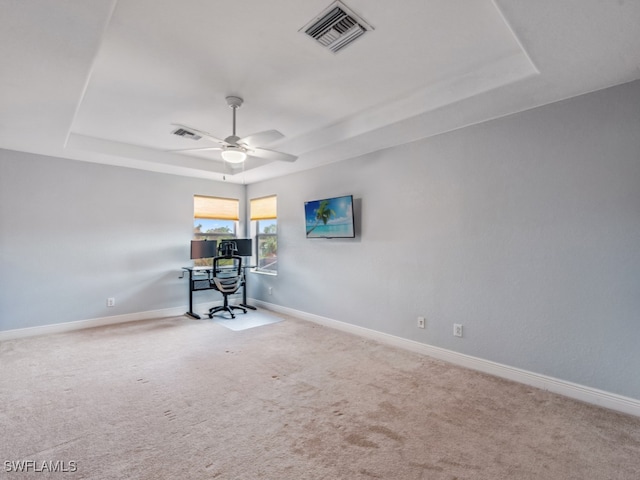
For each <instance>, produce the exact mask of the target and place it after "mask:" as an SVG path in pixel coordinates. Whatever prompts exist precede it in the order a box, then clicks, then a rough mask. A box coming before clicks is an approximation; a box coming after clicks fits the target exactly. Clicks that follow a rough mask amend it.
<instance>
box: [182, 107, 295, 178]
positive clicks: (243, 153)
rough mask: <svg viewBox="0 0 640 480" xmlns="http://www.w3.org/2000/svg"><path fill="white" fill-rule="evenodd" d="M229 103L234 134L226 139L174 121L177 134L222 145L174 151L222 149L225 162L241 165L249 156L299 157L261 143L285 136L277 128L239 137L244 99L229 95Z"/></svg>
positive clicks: (284, 159)
mask: <svg viewBox="0 0 640 480" xmlns="http://www.w3.org/2000/svg"><path fill="white" fill-rule="evenodd" d="M226 100H227V104H228V105H229V107H231V109H232V110H233V130H232V134H231V135H229V136H228V137H227V138H225V139H224V140H221V139H219V138H218V137H215V136H213V135H211V134H210V133H208V132H205V131H203V130H199V129H197V128H193V127H189V126H187V125H181V124H179V123H173V124H172V125H174V126H176V127H178V129H177V130H175V131H173V132H172V133H174V134H175V135H179V136H183V137H190V138H193V139H195V140H197V139H199V138H200V137H205V138H208V139H209V140H212V141H213V142H215V143H218V144H219V145H220V146H216V147H201V148H187V149H182V150H173V151H174V152H195V151H204V150H221V151H222V153H221V156H222V159H223V160H224V161H225V162H228V163H230V164H231V165H232V166H233V165H240V164H242V163H243V162H244V161H245V160H246V159H247V156H249V157H257V158H262V159H265V160H272V161H273V160H277V161H281V162H294V161H295V160H296V159H297V158H298V157H297V156H295V155H291V154H289V153H283V152H277V151H275V150H269V149H267V148H263V147H261V146H259V145H263V144H269V143H271V142H275V141H276V140H279V139H281V138H283V137H284V135H283V134H282V133H280V132H279V131H277V130H266V131H264V132H259V133H254V134H253V135H248V136H246V137H242V138H240V137H238V136H237V135H236V110H237V109H238V108H240V106H241V105H242V103H243V102H244V100H243V99H242V98H240V97H236V96H229V97H227V98H226Z"/></svg>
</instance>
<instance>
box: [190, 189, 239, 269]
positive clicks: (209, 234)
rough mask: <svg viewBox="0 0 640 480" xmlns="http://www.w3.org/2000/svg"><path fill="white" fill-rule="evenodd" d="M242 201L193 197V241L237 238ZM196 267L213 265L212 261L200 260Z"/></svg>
mask: <svg viewBox="0 0 640 480" xmlns="http://www.w3.org/2000/svg"><path fill="white" fill-rule="evenodd" d="M239 212H240V201H239V200H237V199H234V198H218V197H205V196H202V195H194V197H193V239H194V240H217V241H218V242H219V241H220V240H225V239H227V238H236V236H237V235H236V232H237V230H238V220H239ZM194 263H195V265H211V259H199V260H195V261H194Z"/></svg>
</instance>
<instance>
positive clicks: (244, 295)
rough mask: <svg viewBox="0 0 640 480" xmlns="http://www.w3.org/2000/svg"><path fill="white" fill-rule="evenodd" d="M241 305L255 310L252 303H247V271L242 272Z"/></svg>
mask: <svg viewBox="0 0 640 480" xmlns="http://www.w3.org/2000/svg"><path fill="white" fill-rule="evenodd" d="M240 306H241V307H244V308H248V309H250V310H257V308H256V307H254V306H253V305H247V273H246V272H245V273H244V285H242V303H241V304H240Z"/></svg>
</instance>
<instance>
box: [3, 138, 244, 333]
mask: <svg viewBox="0 0 640 480" xmlns="http://www.w3.org/2000/svg"><path fill="white" fill-rule="evenodd" d="M194 194H203V195H214V196H215V195H219V196H224V197H230V198H239V199H241V205H240V207H241V211H244V208H245V205H244V197H245V187H244V186H239V185H232V184H227V183H220V182H213V181H208V180H201V179H192V178H185V177H179V176H173V175H166V174H160V173H151V172H143V171H139V170H133V169H127V168H121V167H112V166H106V165H98V164H93V163H85V162H78V161H72V160H63V159H59V158H50V157H44V156H38V155H31V154H26V153H18V152H13V151H8V150H0V330H11V329H17V328H26V327H34V326H40V325H48V324H56V323H65V322H70V321H75V320H87V319H92V318H101V317H108V316H112V315H120V314H128V313H137V312H146V311H152V310H159V309H165V308H173V307H179V306H183V305H186V303H187V301H188V297H187V283H186V281H185V280H180V279H178V274H179V272H180V270H181V267H182V266H184V265H189V264H191V261H190V260H189V241H190V240H191V238H192V232H193V195H194ZM207 293H208V297H207V298H204V297H203V295H206V294H207ZM108 297H115V299H116V306H115V307H111V308H107V306H106V300H107V298H108ZM195 300H196V302H198V301H203V302H204V301H211V300H213V298H212V296H211V294H210V292H199V293H198V294H197V295H196V299H195Z"/></svg>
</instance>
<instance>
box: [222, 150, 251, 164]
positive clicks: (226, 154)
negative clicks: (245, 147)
mask: <svg viewBox="0 0 640 480" xmlns="http://www.w3.org/2000/svg"><path fill="white" fill-rule="evenodd" d="M221 155H222V159H223V160H224V161H225V162H229V163H242V162H244V161H245V160H246V159H247V154H246V153H245V152H243V151H242V150H240V149H239V148H228V147H227V148H225V149H224V150H223V151H222V154H221Z"/></svg>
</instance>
